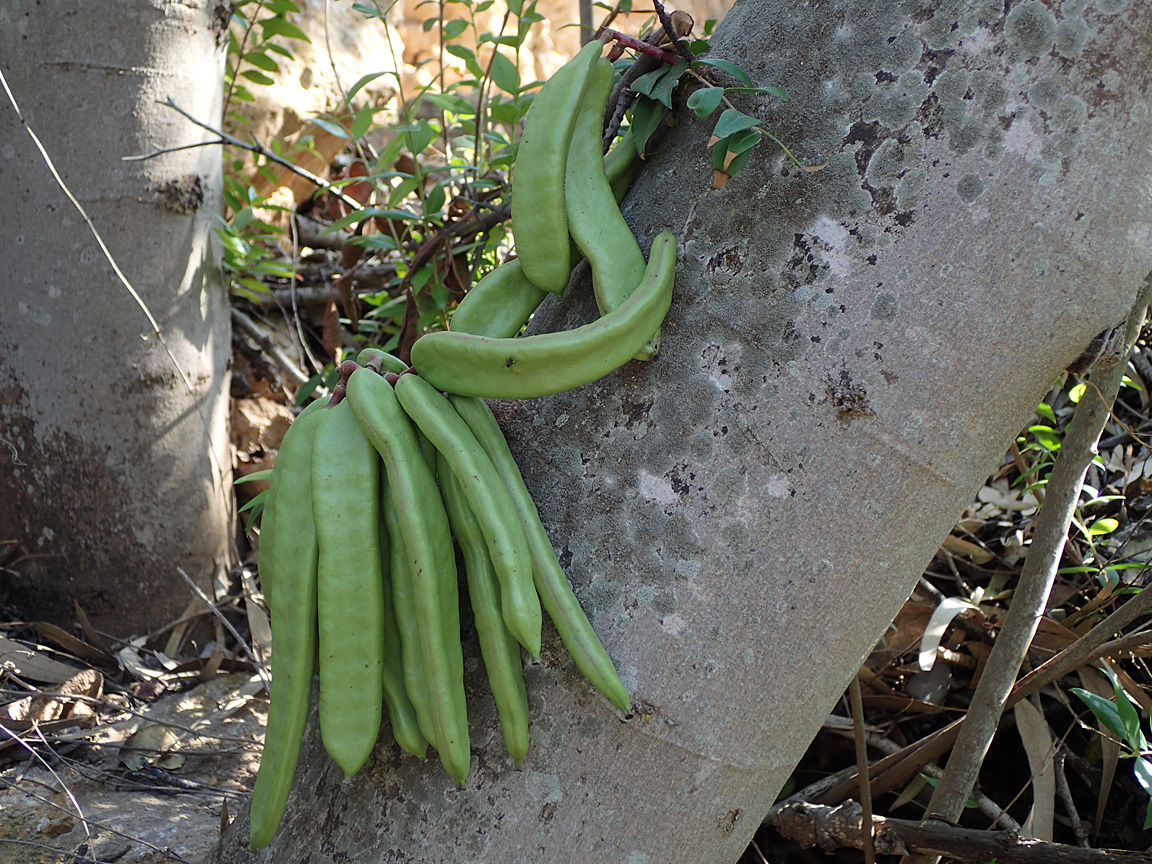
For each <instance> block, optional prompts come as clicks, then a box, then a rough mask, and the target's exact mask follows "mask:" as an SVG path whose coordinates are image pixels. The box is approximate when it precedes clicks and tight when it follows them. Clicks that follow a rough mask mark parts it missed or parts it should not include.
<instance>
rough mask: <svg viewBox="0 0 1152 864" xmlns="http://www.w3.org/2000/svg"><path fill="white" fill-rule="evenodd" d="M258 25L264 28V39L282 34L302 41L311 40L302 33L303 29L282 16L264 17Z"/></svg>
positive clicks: (287, 37) (286, 37)
mask: <svg viewBox="0 0 1152 864" xmlns="http://www.w3.org/2000/svg"><path fill="white" fill-rule="evenodd" d="M260 26H261V27H262V28H263V29H264V38H265V39H268V38H270V37H272V36H283V37H284V38H285V39H300V40H301V41H304V42H311V41H312V40H311V39H309V38H308V37H307V36H305V35H304V31H303V30H301V29H300V28H299V27H297V26H296V25H295V24H289V23H288V22H287V21H285V20H284V19H283V18H279V17H277V18H265V19H264V20H263V21H261V22H260Z"/></svg>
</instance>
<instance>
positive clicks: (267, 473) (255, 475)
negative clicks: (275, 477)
mask: <svg viewBox="0 0 1152 864" xmlns="http://www.w3.org/2000/svg"><path fill="white" fill-rule="evenodd" d="M271 476H272V469H271V468H265V469H264V470H263V471H253V472H252V473H251V474H246V475H245V476H243V477H241V478H240V479H239V480H233V481H232V485H233V486H239V485H240V484H241V483H255V482H256V481H257V480H267V479H268V478H269V477H271Z"/></svg>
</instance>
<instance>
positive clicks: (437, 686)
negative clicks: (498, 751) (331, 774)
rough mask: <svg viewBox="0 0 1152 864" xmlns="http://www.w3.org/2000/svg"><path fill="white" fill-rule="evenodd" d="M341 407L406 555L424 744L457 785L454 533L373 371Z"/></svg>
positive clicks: (464, 757)
mask: <svg viewBox="0 0 1152 864" xmlns="http://www.w3.org/2000/svg"><path fill="white" fill-rule="evenodd" d="M404 377H410V376H404ZM347 401H348V402H350V403H351V406H352V410H353V412H354V413H355V415H356V419H357V420H358V421H359V423H360V427H361V428H362V429H363V430H364V433H365V434H366V435H367V436H368V439H369V440H370V441H371V442H372V445H373V446H374V447H375V448H376V450H377V451H378V452H379V453H380V456H381V458H382V459H383V460H384V465H385V468H386V471H387V475H388V485H389V488H390V489H391V492H392V500H393V502H394V504H395V505H396V518H397V521H398V523H399V528H400V534H401V536H402V538H403V545H404V549H405V551H406V552H407V553H408V563H409V566H410V568H411V569H410V571H409V572H410V573H411V574H412V580H413V596H414V599H415V604H414V605H415V610H414V611H415V615H416V618H417V631H418V633H419V638H420V649H421V651H420V653H421V658H422V660H423V663H424V683H425V686H426V688H427V692H428V706H429V714H430V715H431V716H430V721H431V725H432V727H433V728H432V738H431V739H430V743H432V744H433V746H435V747H436V750H437V751H438V752H439V754H440V761H441V763H442V764H443V765H444V768H445V770H447V771H448V773H449V775H451V776H452V778H453V779H454V780H455V781H456V782H457V783H459V784H460V785H463V784H464V781H465V779H467V777H468V769H469V763H470V760H471V751H470V749H469V741H468V710H467V705H466V702H465V696H464V655H463V652H462V650H461V645H460V605H459V604H460V599H459V594H458V593H457V586H456V556H455V554H454V553H453V550H452V531H451V528H450V527H449V525H448V515H447V513H445V512H444V503H443V501H442V500H441V498H440V488H439V486H438V485H437V484H436V475H435V474H434V473H433V471H432V469H431V468H430V467H429V466H428V463H427V462H426V461H425V459H424V454H423V453H422V452H421V450H420V444H419V442H418V441H417V440H416V432H415V430H414V429H413V427H412V423H411V422H410V421H409V420H408V415H407V414H405V413H404V409H403V408H402V407H401V405H400V402H399V400H398V399H397V398H396V393H395V391H393V389H392V386H391V385H390V384H389V383H388V382H387V381H385V380H384V378H383V377H381V376H380V375H378V374H377V373H375V372H373V371H372V370H371V369H357V370H356V371H355V372H353V373H352V375H351V376H350V377H349V379H348V399H347ZM425 737H427V736H425Z"/></svg>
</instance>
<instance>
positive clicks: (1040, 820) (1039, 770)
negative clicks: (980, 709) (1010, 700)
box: [1012, 699, 1056, 842]
mask: <svg viewBox="0 0 1152 864" xmlns="http://www.w3.org/2000/svg"><path fill="white" fill-rule="evenodd" d="M1012 712H1013V714H1014V715H1015V717H1016V729H1017V731H1018V732H1019V733H1020V740H1021V741H1022V742H1023V743H1024V752H1025V753H1026V754H1027V755H1028V767H1029V769H1030V770H1031V771H1032V809H1031V810H1029V811H1028V817H1027V818H1026V819H1025V820H1024V824H1023V825H1021V826H1020V833H1021V834H1022V835H1023V836H1025V837H1031V838H1033V839H1035V840H1046V841H1049V842H1051V840H1052V821H1053V819H1054V818H1055V815H1056V769H1055V767H1054V766H1053V764H1052V757H1053V755H1054V754H1055V752H1056V749H1055V745H1054V744H1053V743H1052V730H1051V729H1049V728H1048V721H1047V720H1045V719H1044V714H1043V713H1042V712H1041V711H1040V709H1038V708H1037V707H1036V706H1035V705H1033V704H1032V703H1031V702H1029V701H1028V700H1027V699H1022V700H1021V701H1019V702H1017V703H1016V705H1015V706H1014V707H1013V708H1012Z"/></svg>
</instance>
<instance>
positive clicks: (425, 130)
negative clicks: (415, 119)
mask: <svg viewBox="0 0 1152 864" xmlns="http://www.w3.org/2000/svg"><path fill="white" fill-rule="evenodd" d="M439 134H440V130H439V129H437V128H436V127H435V126H433V125H432V124H431V123H429V122H428V121H427V120H421V121H420V122H419V123H417V124H416V128H415V129H413V130H412V131H411V132H409V133H408V136H407V137H408V149H409V150H410V151H411V152H412V155H413V156H418V155H420V154H421V153H423V152H424V150H425V148H426V147H427V146H428V145H429V144H431V143H432V142H433V141H435V140H436V136H437V135H439Z"/></svg>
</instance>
